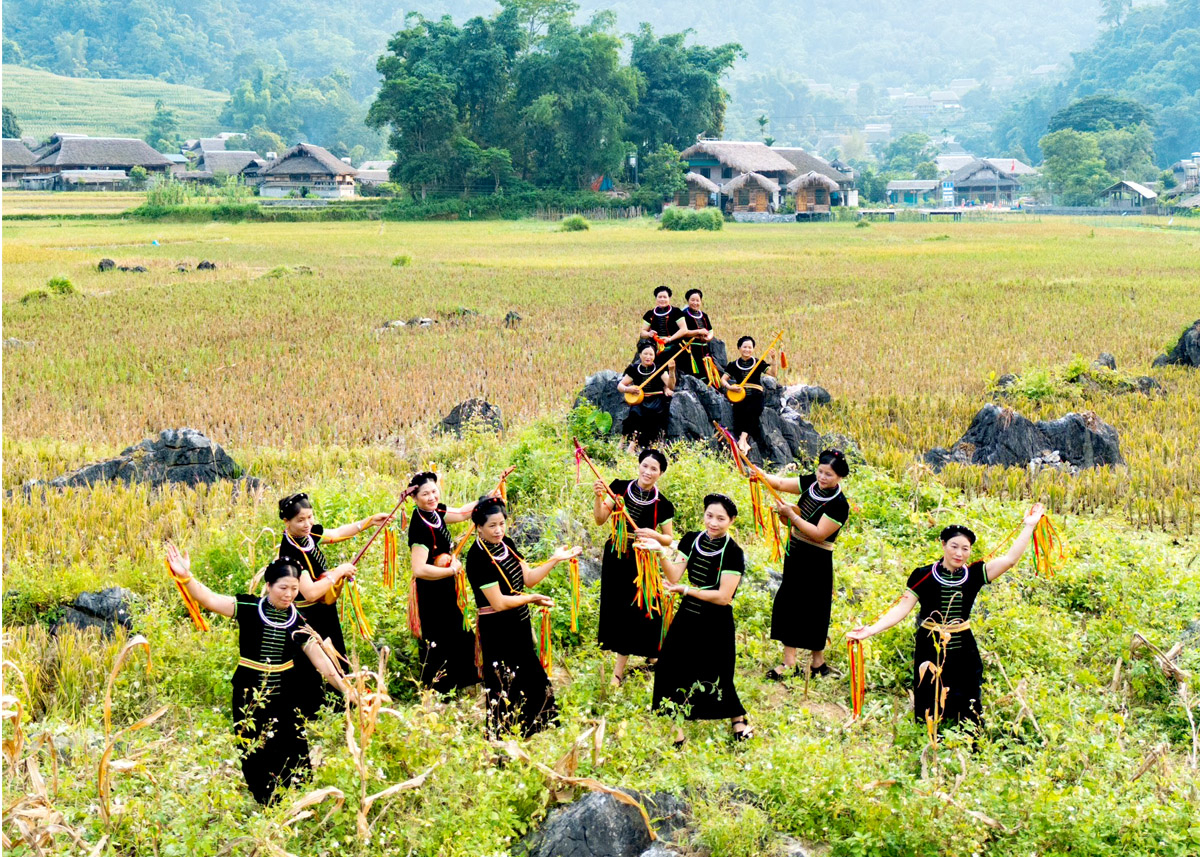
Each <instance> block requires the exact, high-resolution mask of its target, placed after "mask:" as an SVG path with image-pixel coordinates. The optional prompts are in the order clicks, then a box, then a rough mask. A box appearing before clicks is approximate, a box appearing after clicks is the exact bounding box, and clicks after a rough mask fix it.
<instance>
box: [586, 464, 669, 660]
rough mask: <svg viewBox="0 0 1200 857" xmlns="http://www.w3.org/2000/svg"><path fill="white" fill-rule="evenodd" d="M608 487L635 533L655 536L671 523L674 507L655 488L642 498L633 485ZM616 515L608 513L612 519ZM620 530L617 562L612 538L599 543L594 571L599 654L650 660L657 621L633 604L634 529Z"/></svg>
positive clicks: (658, 637) (623, 482) (621, 482)
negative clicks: (647, 531) (601, 550)
mask: <svg viewBox="0 0 1200 857" xmlns="http://www.w3.org/2000/svg"><path fill="white" fill-rule="evenodd" d="M608 487H609V489H610V490H611V491H612V492H613V493H614V494H616V495H617V496H618V497H620V498H621V503H622V504H623V505H624V507H625V508H626V509H627V510H628V511H629V516H630V517H631V518H633V520H634V522H636V524H637V526H638V527H648V528H649V529H652V530H656V529H658V528H659V527H661V526H662V525H663V524H665V523H666V522H667V521H669V520H671V519H672V518H674V517H675V505H674V504H673V503H672V502H671V501H670V500H668V499H667V498H666V497H664V496H663V495H662V494H661V493H660V492H659V490H658V486H655V487H654V488H652V489H650V491H648V492H644V491H642V489H641V488H639V487H638V484H637V480H636V479H634V480H629V479H614V480H613V481H612V482H611V483H610V484H609V486H608ZM617 514H619V513H618V512H616V511H615V510H614V511H613V515H617ZM625 525H626V529H627V530H628V532H627V533H626V536H627V542H628V543H627V544H626V546H625V550H624V552H623V553H622V554H621V555H620V556H618V555H617V550H616V548H615V547H614V545H613V538H612V536H609V538H608V541H606V542H605V543H604V556H603V557H602V559H601V565H600V634H599V637H600V648H602V649H604V650H606V651H610V652H616V653H617V654H618V655H638V656H639V657H644V658H654V657H657V656H658V649H659V645H660V643H661V642H662V616H661V615H660V614H659V613H655V614H654V615H653V616H652V617H651V618H647V617H646V610H645V608H644V607H639V606H638V605H637V604H636V603H635V599H636V598H637V594H638V589H637V560H636V559H635V558H634V553H633V550H634V549H633V543H634V541H635V540H636V536H634V534H633V530H634V529H635V528H633V527H630V526H629V522H628V521H626V523H625Z"/></svg>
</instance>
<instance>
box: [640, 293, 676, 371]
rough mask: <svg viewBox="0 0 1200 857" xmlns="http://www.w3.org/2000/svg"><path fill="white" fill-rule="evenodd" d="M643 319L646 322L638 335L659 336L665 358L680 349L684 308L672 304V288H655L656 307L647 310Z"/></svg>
mask: <svg viewBox="0 0 1200 857" xmlns="http://www.w3.org/2000/svg"><path fill="white" fill-rule="evenodd" d="M642 321H643V322H645V323H644V324H643V325H642V329H641V331H640V332H639V333H638V337H639V338H640V339H649V340H651V341H654V338H655V337H658V340H659V342H660V343H662V347H663V360H666V359H668V358H669V357H670V356H671V355H672V354H674V353H675V352H676V351H678V350H679V345H678V339H679V337H678V336H677V334H678V333H679V324H680V322H682V321H683V310H681V309H680V308H679V307H677V306H672V305H671V289H670V288H668V287H667V286H659V287H658V288H656V289H655V290H654V308H653V309H648V310H646V313H645V315H643V316H642Z"/></svg>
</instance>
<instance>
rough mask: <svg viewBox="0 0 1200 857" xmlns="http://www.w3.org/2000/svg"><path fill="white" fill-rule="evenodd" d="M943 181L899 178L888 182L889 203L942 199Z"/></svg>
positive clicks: (914, 203) (913, 202)
mask: <svg viewBox="0 0 1200 857" xmlns="http://www.w3.org/2000/svg"><path fill="white" fill-rule="evenodd" d="M941 187H942V183H941V182H939V181H937V180H936V179H899V180H897V181H890V182H888V183H887V191H886V193H887V202H888V205H921V204H922V203H936V202H939V201H940V200H941Z"/></svg>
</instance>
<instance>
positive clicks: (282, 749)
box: [167, 544, 349, 804]
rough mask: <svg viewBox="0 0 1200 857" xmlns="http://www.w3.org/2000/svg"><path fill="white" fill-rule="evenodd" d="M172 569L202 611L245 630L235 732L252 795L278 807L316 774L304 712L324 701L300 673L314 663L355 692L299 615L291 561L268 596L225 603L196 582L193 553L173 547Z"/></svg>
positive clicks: (272, 581) (273, 574) (281, 566)
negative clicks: (310, 700)
mask: <svg viewBox="0 0 1200 857" xmlns="http://www.w3.org/2000/svg"><path fill="white" fill-rule="evenodd" d="M167 565H168V566H169V567H170V569H171V574H172V576H174V578H175V579H176V580H177V581H179V582H180V583H181V584H183V585H184V586H186V588H187V592H188V594H189V595H190V596H191V597H192V598H194V599H195V600H196V602H197V603H198V604H199V605H200V606H201V607H203V608H204V609H205V610H211V611H212V612H213V613H219V614H221V615H222V616H228V617H229V618H231V619H233V620H234V621H236V622H237V626H238V654H239V655H240V657H239V659H238V667H237V670H235V671H234V673H233V728H234V732H235V734H236V735H237V737H238V744H239V752H240V753H241V757H242V774H243V776H245V778H246V785H247V786H249V787H250V793H251V794H253V795H254V799H255V800H256V801H258V802H259V803H261V804H268V803H271V802H273V801H274V800H275V799H276V794H275V790H276V788H278V787H279V786H283V787H285V788H286V787H287V786H290V785H292V784H293V783H295V782H297V781H300V780H303V779H306V778H307V776H308V774H309V771H310V767H309V758H308V739H307V738H306V737H305V734H304V722H303V721H304V716H303V714H302V713H301V711H302V710H303V709H304V708H305V707H306V706H305V696H307V695H316V696H318V697H319V696H320V694H319V693H317V692H316V689H314V688H313V687H312V686H311V685H310V684H309V683H308V682H307V681H305V680H303V679H302V677H301V676H299V675H298V674H297V670H295V669H294V666H295V665H296V664H298V663H300V662H301V661H303V662H305V663H308V664H309V665H310V668H311V669H313V670H314V671H315V672H319V673H320V674H321V675H323V676H324V677H325V680H326V681H328V682H329V683H330V684H332V685H333V686H335V687H336V688H338V690H340V691H342V692H348V691H349V688H348V687H347V686H346V685H345V684H344V683H343V681H342V679H341V675H340V674H339V672H338V670H337V668H336V667H335V666H334V664H333V662H332V661H330V659H329V657H328V655H327V654H326V653H325V650H324V649H322V647H321V646H320V645H319V644H317V641H316V638H315V636H314V635H313V634H312V633H310V629H309V626H308V624H307V623H306V622H305V621H304V618H303V617H302V616H301V615H300V613H299V611H297V610H296V604H295V599H296V597H297V595H298V594H299V591H300V569H298V568H297V567H296V566H295V565H293V564H292V562H291V560H288V559H276V560H273V561H272V562H271V564H270V565H268V566H267V568H266V570H265V572H264V574H263V579H264V580H265V581H266V584H267V591H266V594H265V595H262V596H257V595H246V594H242V595H218V594H216V593H215V592H213V591H212V590H211V589H209V588H208V587H207V586H205V585H204V584H203V583H201V582H200V581H198V580H196V578H195V577H193V576H192V561H191V559H190V558H189V557H188V555H187V552H186V551H180V550H179V549H178V548H176V547H175V545H173V544H168V545H167ZM318 705H319V702H318ZM298 709H299V710H298Z"/></svg>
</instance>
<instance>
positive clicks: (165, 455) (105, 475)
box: [24, 428, 258, 490]
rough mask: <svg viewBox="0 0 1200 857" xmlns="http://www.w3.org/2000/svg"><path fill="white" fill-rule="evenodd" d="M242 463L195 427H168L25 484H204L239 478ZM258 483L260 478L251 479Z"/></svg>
mask: <svg viewBox="0 0 1200 857" xmlns="http://www.w3.org/2000/svg"><path fill="white" fill-rule="evenodd" d="M241 476H242V468H241V467H240V466H238V464H237V462H235V461H234V460H233V459H232V458H230V457H229V454H228V453H226V452H225V450H224V449H222V448H221V446H220V444H217V443H213V442H212V441H211V440H209V439H208V438H207V437H205V436H204V435H203V434H201V433H200V432H198V431H196V430H195V429H191V428H180V429H164V430H163V431H161V432H160V433H159V435H158V437H157V438H147V439H146V440H143V441H142V442H141V443H139V444H136V445H134V446H131V447H129V448H127V449H126V450H125V451H124V452H122V453H121V454H120V455H118V456H117V457H116V458H109V459H106V460H104V461H97V462H95V463H94V464H88V465H85V466H84V467H81V468H79V469H78V470H75V471H73V472H71V473H65V474H63V475H62V476H56V477H55V478H54V479H51V480H49V481H47V482H43V481H40V480H38V481H33V482H28V483H26V484H25V486H24V487H25V488H26V489H27V490H28V489H31V488H36V487H47V488H74V487H87V486H90V485H93V484H95V483H97V482H107V481H110V480H115V479H120V480H121V481H123V482H125V483H133V482H145V483H149V484H150V485H152V486H155V487H157V486H160V485H168V484H182V485H192V486H195V485H201V484H210V483H213V482H217V481H219V480H222V479H239V478H241ZM247 481H249V482H253V483H254V484H257V482H258V480H256V479H250V480H247Z"/></svg>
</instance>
